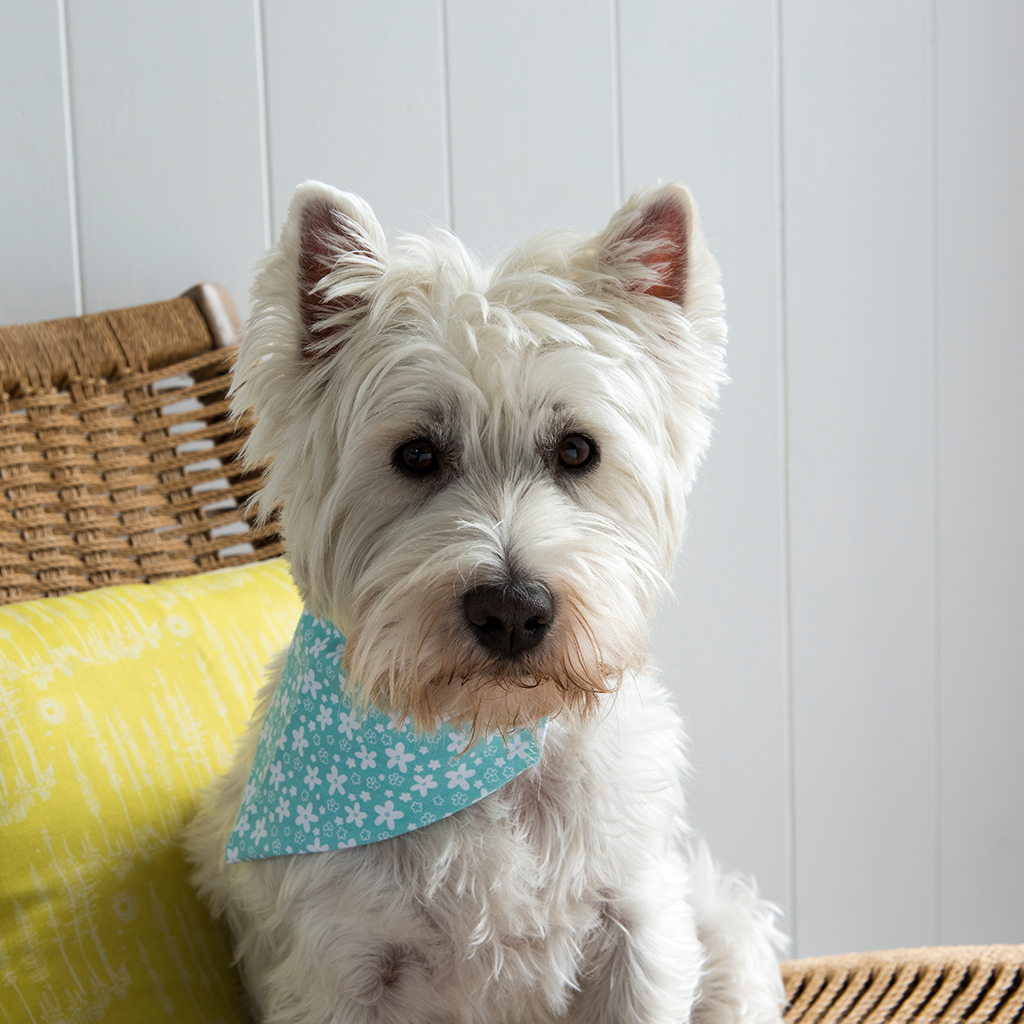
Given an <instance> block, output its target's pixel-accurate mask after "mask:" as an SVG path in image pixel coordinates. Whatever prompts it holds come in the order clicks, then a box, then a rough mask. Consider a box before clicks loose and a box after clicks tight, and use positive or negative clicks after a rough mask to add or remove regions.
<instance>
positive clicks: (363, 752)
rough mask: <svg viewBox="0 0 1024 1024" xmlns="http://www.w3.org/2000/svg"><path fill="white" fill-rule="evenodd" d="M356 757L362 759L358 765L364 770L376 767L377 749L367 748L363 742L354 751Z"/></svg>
mask: <svg viewBox="0 0 1024 1024" xmlns="http://www.w3.org/2000/svg"><path fill="white" fill-rule="evenodd" d="M356 757H358V758H359V760H360V761H362V764H361V765H360V766H359V767H360V768H362V769H363V770H364V771H365V770H366V769H367V768H376V767H377V751H376V750H367V749H366V744H365V743H364V744H363V745H362V746H361V747H360V748H359V749H358V750H357V751H356Z"/></svg>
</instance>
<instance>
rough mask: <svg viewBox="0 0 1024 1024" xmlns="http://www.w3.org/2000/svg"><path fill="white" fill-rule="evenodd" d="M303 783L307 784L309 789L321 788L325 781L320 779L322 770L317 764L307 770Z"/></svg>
mask: <svg viewBox="0 0 1024 1024" xmlns="http://www.w3.org/2000/svg"><path fill="white" fill-rule="evenodd" d="M302 781H303V782H305V783H306V788H307V789H312V788H313V787H314V786H319V785H320V783H321V782H323V781H324V780H323V779H321V778H320V769H319V768H318V767H317V766H316V765H315V764H311V765H310V766H309V767H308V768H307V769H306V777H305V779H303V780H302Z"/></svg>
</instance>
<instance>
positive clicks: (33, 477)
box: [0, 285, 281, 604]
mask: <svg viewBox="0 0 1024 1024" xmlns="http://www.w3.org/2000/svg"><path fill="white" fill-rule="evenodd" d="M237 333H238V328H237V315H236V314H235V313H234V306H233V305H232V303H231V300H230V298H229V297H228V296H227V293H226V292H224V291H223V290H222V289H218V288H217V287H216V286H212V285H201V286H198V287H197V288H194V289H192V291H191V292H188V293H186V294H185V295H184V296H182V297H181V298H178V299H173V300H171V301H169V302H160V303H156V304H154V305H149V306H139V307H136V308H133V309H123V310H117V311H114V312H110V313H100V314H95V315H91V316H84V317H74V318H71V319H67V320H55V321H51V322H49V323H40V324H26V325H21V326H16V327H2V328H0V604H6V603H9V602H12V601H23V600H28V599H30V598H36V597H49V596H57V595H61V594H68V593H73V592H75V591H79V590H89V589H92V588H94V587H102V586H108V585H110V584H114V583H139V582H150V581H152V580H157V579H165V578H167V577H171V576H185V575H189V574H190V573H195V572H202V571H205V570H208V569H215V568H220V567H223V566H230V565H239V564H243V563H246V562H253V561H259V560H262V559H264V558H270V557H273V556H274V555H277V554H280V552H281V544H280V542H279V540H278V537H277V534H276V530H275V529H274V528H273V527H271V526H255V525H254V524H253V522H252V516H251V514H250V513H249V512H248V511H247V510H246V509H245V507H244V503H245V502H246V499H248V498H249V497H250V496H251V495H252V494H253V493H254V492H255V490H256V489H257V488H258V486H259V474H253V473H246V472H244V471H243V469H242V467H241V465H240V464H239V462H238V461H237V456H238V451H239V449H240V448H241V446H242V443H243V442H244V440H245V437H246V436H247V434H248V431H249V427H250V424H249V423H248V422H243V421H238V420H233V419H231V418H230V417H229V414H228V402H227V397H226V396H227V389H228V386H229V384H230V380H231V369H232V367H233V365H234V361H235V351H234V347H233V342H234V341H235V340H236V338H237Z"/></svg>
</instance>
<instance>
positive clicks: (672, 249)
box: [596, 183, 720, 312]
mask: <svg viewBox="0 0 1024 1024" xmlns="http://www.w3.org/2000/svg"><path fill="white" fill-rule="evenodd" d="M596 241H597V251H598V253H599V259H600V260H601V263H602V264H603V266H604V269H605V270H606V271H610V272H611V273H612V274H613V275H614V276H616V277H618V278H619V279H620V280H621V281H622V283H623V284H624V285H625V287H626V289H627V290H628V291H631V292H637V293H640V294H644V295H650V296H653V297H654V298H658V299H666V300H668V301H669V302H674V303H675V304H676V305H678V306H680V307H682V309H683V311H684V312H688V311H690V310H692V309H694V308H695V307H697V306H703V307H706V305H707V300H708V299H709V298H714V297H715V296H713V295H708V294H707V292H708V289H711V290H712V292H717V290H718V285H719V280H720V275H719V271H718V265H717V264H716V263H715V261H714V259H712V257H711V255H710V253H709V252H708V249H707V243H706V242H705V240H704V232H703V231H702V230H701V225H700V218H699V216H698V214H697V204H696V203H695V202H694V201H693V196H691V195H690V192H689V190H688V189H687V188H686V186H685V185H680V184H678V183H673V184H668V185H656V186H654V187H653V188H648V189H642V190H640V191H638V192H635V193H634V194H633V195H632V196H631V197H630V199H629V200H628V202H627V203H626V204H625V205H624V206H623V207H622V209H620V210H619V211H618V212H617V213H616V214H615V216H613V217H612V219H611V221H610V222H609V224H608V227H607V228H605V230H604V231H603V232H602V233H601V235H599V236H598V238H597V240H596Z"/></svg>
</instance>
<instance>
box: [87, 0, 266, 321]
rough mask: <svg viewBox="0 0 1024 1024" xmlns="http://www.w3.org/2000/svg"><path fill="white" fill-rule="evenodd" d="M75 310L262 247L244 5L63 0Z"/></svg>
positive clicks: (251, 57)
mask: <svg viewBox="0 0 1024 1024" xmlns="http://www.w3.org/2000/svg"><path fill="white" fill-rule="evenodd" d="M68 30H69V49H70V63H71V86H72V98H73V102H72V111H73V115H74V124H75V138H76V149H77V166H78V179H79V197H80V198H79V214H80V224H81V244H82V272H83V278H84V294H85V306H86V311H87V312H88V311H93V310H97V309H104V308H107V307H110V306H120V305H127V304H130V303H133V302H149V301H153V300H157V299H163V298H168V297H169V296H171V295H174V294H176V293H178V292H180V291H183V290H184V289H185V288H188V287H189V286H190V285H192V284H195V282H196V281H198V280H202V279H204V278H214V279H219V280H221V281H223V283H224V284H226V285H227V286H228V287H229V289H230V290H231V292H232V294H233V295H234V296H235V298H236V300H237V301H238V302H239V304H240V306H242V307H243V309H244V307H245V305H246V303H245V296H246V293H247V290H248V285H249V278H250V276H251V266H252V262H253V259H254V258H255V257H256V256H257V255H258V254H259V253H260V252H261V251H262V249H263V217H264V209H263V197H262V186H261V171H260V166H261V161H260V147H259V120H258V102H257V91H256V83H257V77H256V45H255V39H254V24H253V5H252V3H251V2H249V0H229V2H224V3H217V4H207V3H202V2H200V0H180V2H178V3H174V4H170V3H159V4H148V3H147V4H139V3H133V2H131V0H69V4H68Z"/></svg>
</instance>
